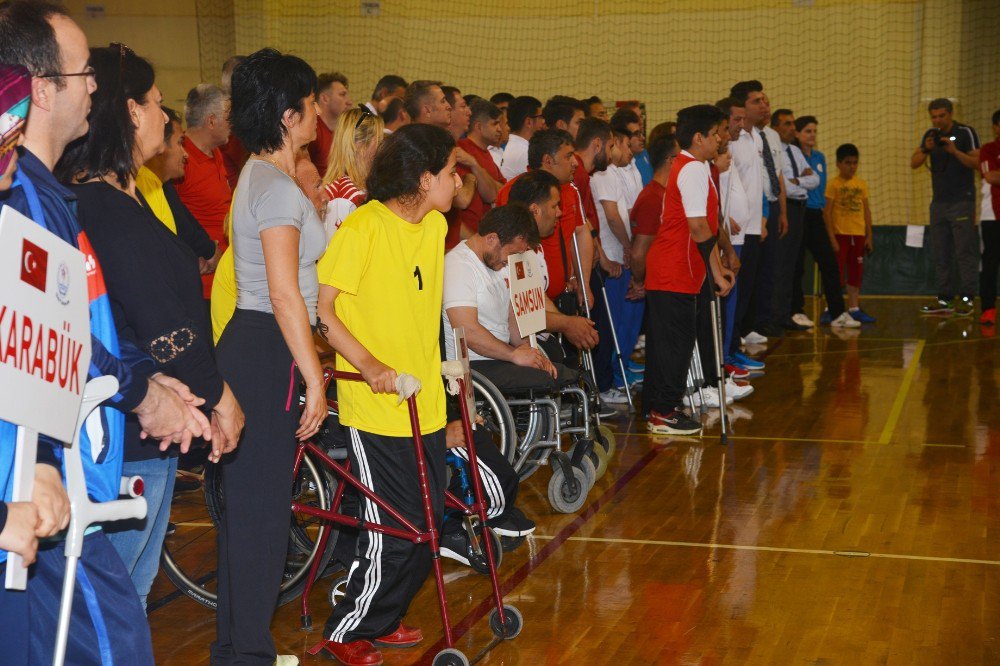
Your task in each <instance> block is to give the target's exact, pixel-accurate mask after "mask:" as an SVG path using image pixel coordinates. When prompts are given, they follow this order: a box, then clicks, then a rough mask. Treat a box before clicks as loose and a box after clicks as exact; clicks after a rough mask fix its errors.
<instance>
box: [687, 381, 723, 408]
mask: <svg viewBox="0 0 1000 666" xmlns="http://www.w3.org/2000/svg"><path fill="white" fill-rule="evenodd" d="M702 396H704V397H705V402H704V403H702V401H701V398H702ZM691 403H692V404H693V405H694V406H695V407H708V408H709V409H717V408H718V407H719V389H717V388H715V387H714V386H706V387H705V388H703V389H701V391H695V392H694V393H692V394H691ZM726 404H727V405H731V404H733V397H732V396H730V395H727V396H726Z"/></svg>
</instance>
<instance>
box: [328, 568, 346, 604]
mask: <svg viewBox="0 0 1000 666" xmlns="http://www.w3.org/2000/svg"><path fill="white" fill-rule="evenodd" d="M346 594H347V574H343V575H340V576H337V577H336V578H334V579H333V580H332V581H331V582H330V592H329V599H330V608H336V606H337V604H339V603H340V602H341V600H342V599H343V598H344V595H346Z"/></svg>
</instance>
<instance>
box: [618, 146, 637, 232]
mask: <svg viewBox="0 0 1000 666" xmlns="http://www.w3.org/2000/svg"><path fill="white" fill-rule="evenodd" d="M618 175H619V176H620V177H621V179H622V182H623V183H624V186H625V203H626V204H627V205H628V210H629V213H631V212H632V206H634V205H635V200H636V199H638V198H639V192H642V174H641V173H639V167H637V166H636V164H635V158H634V157H633V158H632V161H631V162H629V163H628V164H627V165H626V166H623V167H622V168H621V169H619V170H618ZM625 219H626V220H628V218H625ZM626 226H627V225H626Z"/></svg>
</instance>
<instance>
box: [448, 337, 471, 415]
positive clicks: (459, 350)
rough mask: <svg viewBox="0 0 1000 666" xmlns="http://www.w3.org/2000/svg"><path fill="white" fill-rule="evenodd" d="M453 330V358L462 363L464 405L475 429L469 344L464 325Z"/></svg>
mask: <svg viewBox="0 0 1000 666" xmlns="http://www.w3.org/2000/svg"><path fill="white" fill-rule="evenodd" d="M452 330H453V331H454V332H455V358H457V359H458V360H459V361H460V362H461V363H462V381H463V382H464V383H465V395H464V396H463V397H464V398H465V406H466V407H467V408H468V410H469V411H468V414H469V421H470V422H471V424H472V429H473V430H475V429H476V396H475V394H474V393H473V392H472V368H471V366H470V365H469V345H468V344H467V343H466V342H465V327H464V326H459V327H458V328H455V329H452Z"/></svg>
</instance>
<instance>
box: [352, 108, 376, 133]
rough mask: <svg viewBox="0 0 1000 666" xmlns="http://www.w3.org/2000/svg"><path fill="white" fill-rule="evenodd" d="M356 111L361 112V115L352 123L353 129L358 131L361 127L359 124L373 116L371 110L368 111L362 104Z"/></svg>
mask: <svg viewBox="0 0 1000 666" xmlns="http://www.w3.org/2000/svg"><path fill="white" fill-rule="evenodd" d="M358 111H360V112H361V115H359V116H358V119H357V121H356V122H355V123H354V129H358V128H359V127H361V123H363V122H365V119H367V118H374V117H375V114H374V113H372V110H371V109H369V108H368V107H367V106H365V105H364V104H362V105H361V106H359V107H358Z"/></svg>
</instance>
